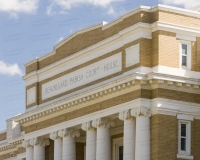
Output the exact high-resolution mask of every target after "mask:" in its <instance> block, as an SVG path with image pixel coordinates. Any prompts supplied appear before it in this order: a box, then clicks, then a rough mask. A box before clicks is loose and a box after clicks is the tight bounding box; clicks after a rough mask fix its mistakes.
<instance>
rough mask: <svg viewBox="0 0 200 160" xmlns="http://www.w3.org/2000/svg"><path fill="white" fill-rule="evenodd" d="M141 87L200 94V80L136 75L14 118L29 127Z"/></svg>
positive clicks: (161, 75)
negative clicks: (104, 98) (171, 89)
mask: <svg viewBox="0 0 200 160" xmlns="http://www.w3.org/2000/svg"><path fill="white" fill-rule="evenodd" d="M140 85H142V86H144V88H145V86H146V87H147V89H150V90H151V89H154V88H156V87H158V85H161V86H162V87H164V88H169V87H171V88H173V87H174V89H175V90H182V91H186V92H189V93H197V94H199V93H200V91H199V85H200V83H199V80H196V79H191V78H186V77H179V76H172V75H166V74H160V73H149V74H139V73H135V74H131V75H129V76H126V77H123V78H121V79H118V80H116V81H113V82H111V83H108V84H106V85H102V86H98V87H96V88H94V89H93V90H89V91H87V92H84V93H80V94H78V95H76V96H74V97H69V98H68V99H64V100H61V101H59V102H55V103H52V104H50V105H47V106H44V107H41V108H38V109H35V110H33V111H30V112H27V113H24V114H22V115H19V116H16V117H14V121H17V122H19V123H20V124H22V125H24V126H26V123H29V125H30V124H34V123H36V122H38V121H42V120H44V118H45V117H46V119H49V118H52V117H55V116H58V115H59V114H61V113H62V114H64V113H67V112H69V111H70V109H74V110H77V109H78V108H80V107H81V108H83V107H84V106H87V105H88V104H87V103H86V102H89V103H95V102H96V101H95V100H96V99H98V98H101V99H102V98H103V97H106V96H109V95H111V94H113V93H118V92H119V94H120V93H121V94H122V93H123V91H124V90H125V89H127V88H129V87H136V86H140ZM95 91H96V92H95ZM101 99H99V100H101ZM59 104H60V105H59ZM78 106H79V107H78Z"/></svg>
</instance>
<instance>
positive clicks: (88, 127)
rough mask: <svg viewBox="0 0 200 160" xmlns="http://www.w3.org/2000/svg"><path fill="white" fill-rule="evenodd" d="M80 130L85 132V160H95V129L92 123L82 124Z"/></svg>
mask: <svg viewBox="0 0 200 160" xmlns="http://www.w3.org/2000/svg"><path fill="white" fill-rule="evenodd" d="M82 129H83V130H84V131H86V132H87V133H86V160H96V137H97V136H96V134H97V133H96V129H95V128H94V127H93V126H92V122H91V121H90V122H87V123H84V124H82Z"/></svg>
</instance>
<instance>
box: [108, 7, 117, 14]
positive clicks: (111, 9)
mask: <svg viewBox="0 0 200 160" xmlns="http://www.w3.org/2000/svg"><path fill="white" fill-rule="evenodd" d="M108 14H110V15H114V14H116V12H115V10H114V9H113V7H112V6H111V7H110V9H109V10H108Z"/></svg>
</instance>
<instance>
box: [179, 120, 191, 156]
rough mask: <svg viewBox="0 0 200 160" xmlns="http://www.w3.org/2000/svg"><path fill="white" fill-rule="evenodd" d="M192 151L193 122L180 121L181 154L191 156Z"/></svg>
mask: <svg viewBox="0 0 200 160" xmlns="http://www.w3.org/2000/svg"><path fill="white" fill-rule="evenodd" d="M190 150H191V122H190V121H183V120H180V121H179V154H183V155H190Z"/></svg>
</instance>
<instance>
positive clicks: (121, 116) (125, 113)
mask: <svg viewBox="0 0 200 160" xmlns="http://www.w3.org/2000/svg"><path fill="white" fill-rule="evenodd" d="M119 119H120V120H122V121H125V120H127V119H131V120H132V119H133V116H132V115H131V110H126V111H123V112H120V113H119Z"/></svg>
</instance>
